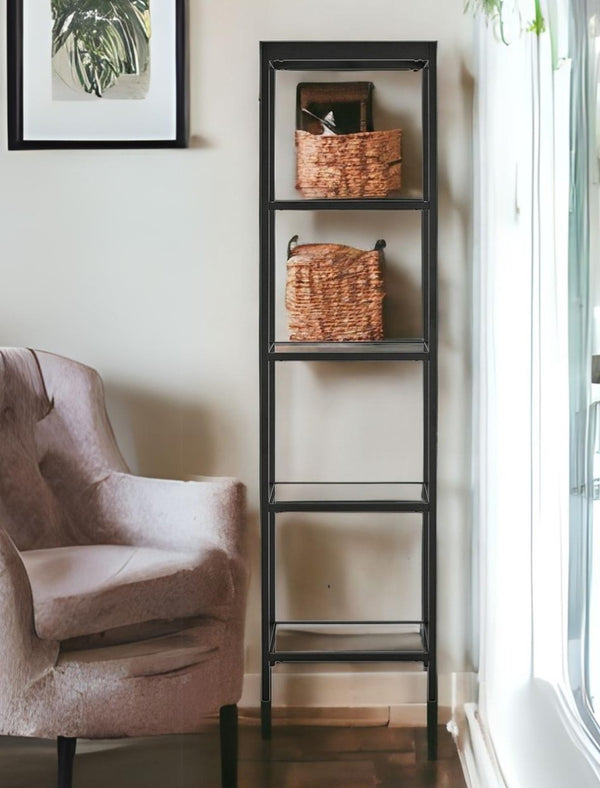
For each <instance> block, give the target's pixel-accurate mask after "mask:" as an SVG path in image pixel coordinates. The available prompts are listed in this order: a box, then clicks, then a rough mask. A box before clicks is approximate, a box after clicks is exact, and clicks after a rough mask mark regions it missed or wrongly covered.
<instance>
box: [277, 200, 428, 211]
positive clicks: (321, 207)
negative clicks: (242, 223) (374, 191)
mask: <svg viewBox="0 0 600 788" xmlns="http://www.w3.org/2000/svg"><path fill="white" fill-rule="evenodd" d="M269 210H271V211H427V210H429V201H428V200H424V199H422V198H413V197H363V198H361V199H352V198H347V199H322V200H310V199H306V200H301V199H298V200H271V201H270V202H269Z"/></svg>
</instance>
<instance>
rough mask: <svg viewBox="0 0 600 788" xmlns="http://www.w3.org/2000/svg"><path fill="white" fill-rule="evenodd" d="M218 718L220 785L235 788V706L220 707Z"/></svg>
mask: <svg viewBox="0 0 600 788" xmlns="http://www.w3.org/2000/svg"><path fill="white" fill-rule="evenodd" d="M219 718H220V735H221V784H222V786H223V788H236V786H237V761H238V711H237V706H222V707H221V712H220V715H219Z"/></svg>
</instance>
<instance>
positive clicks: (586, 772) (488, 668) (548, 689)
mask: <svg viewBox="0 0 600 788" xmlns="http://www.w3.org/2000/svg"><path fill="white" fill-rule="evenodd" d="M557 7H558V3H552V4H549V5H548V4H547V5H545V6H544V9H545V15H546V19H547V20H549V21H550V22H554V23H556V19H557V14H558V10H557ZM553 30H554V34H553V36H552V37H551V36H549V35H542V36H540V37H539V39H538V38H537V37H536V36H534V35H532V34H523V35H521V36H519V37H517V38H515V39H514V40H512V41H511V43H510V46H504V45H501V44H499V43H498V42H497V41H496V40H495V38H494V35H493V29H492V28H491V27H486V26H485V25H483V24H482V25H480V26H479V29H478V52H477V69H478V73H477V80H478V87H477V98H478V109H477V115H476V136H477V139H478V156H477V161H476V194H475V202H476V206H477V207H478V210H479V216H477V217H476V219H475V222H476V231H475V239H474V246H475V259H476V291H475V307H476V314H475V322H476V333H477V335H478V341H477V345H476V362H475V367H476V375H477V381H476V386H477V392H476V394H477V398H478V401H479V413H478V419H477V425H476V432H477V435H478V440H477V461H478V464H479V468H480V476H479V479H478V480H476V482H477V489H478V501H477V505H478V518H477V519H478V522H479V523H480V600H481V616H480V629H481V634H480V641H481V654H480V673H479V677H480V698H479V715H480V719H482V720H483V723H484V725H485V727H486V728H487V732H488V734H489V735H490V737H491V741H492V743H493V747H494V749H495V755H496V756H497V762H498V764H499V767H500V771H501V777H499V784H502V780H503V781H504V782H505V784H507V785H508V786H510V788H518V787H519V788H520V786H523V788H538V787H539V788H564V786H566V785H573V786H577V788H587V786H590V788H591V786H597V785H598V780H599V774H600V773H597V772H596V771H595V766H594V764H592V763H590V761H589V760H588V759H586V758H585V757H582V748H581V746H580V743H579V741H578V740H577V738H576V737H573V736H571V734H570V730H571V728H569V726H568V725H567V724H566V722H565V720H567V719H568V718H569V715H570V719H571V720H572V719H573V718H574V709H573V704H572V702H571V701H570V700H569V699H570V698H571V699H572V696H571V695H570V691H569V690H568V686H567V683H566V661H567V660H566V643H567V638H566V630H567V619H566V611H567V595H568V583H567V578H568V574H567V569H568V567H567V560H566V557H567V554H568V552H567V548H568V542H567V539H568V521H569V450H568V446H569V443H568V440H569V421H568V413H569V410H568V401H569V391H568V352H567V351H568V346H567V340H568V300H567V293H568V286H567V283H568V241H567V239H568V216H569V128H568V120H569V82H570V79H569V64H568V63H567V62H563V63H560V61H561V50H562V49H563V48H564V39H563V38H561V36H559V35H556V27H554V28H553ZM563 54H564V53H563ZM559 63H560V67H559V68H557V69H553V65H558V64H559ZM486 788H487V786H486Z"/></svg>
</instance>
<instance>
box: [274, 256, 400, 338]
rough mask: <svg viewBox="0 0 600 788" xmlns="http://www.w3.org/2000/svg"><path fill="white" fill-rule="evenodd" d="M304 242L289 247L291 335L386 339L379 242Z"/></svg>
mask: <svg viewBox="0 0 600 788" xmlns="http://www.w3.org/2000/svg"><path fill="white" fill-rule="evenodd" d="M383 246H385V242H383V243H378V248H377V249H375V250H374V251H371V252H364V251H362V250H361V249H354V248H352V247H351V246H342V245H340V244H302V245H300V246H296V247H295V248H294V249H292V250H291V251H290V258H289V260H288V263H287V285H286V293H285V305H286V307H287V310H288V313H289V329H290V339H291V340H294V341H299V342H344V341H347V342H367V341H373V340H378V339H383V317H382V301H383V297H384V288H383V277H382V272H381V252H380V251H379V249H380V248H383Z"/></svg>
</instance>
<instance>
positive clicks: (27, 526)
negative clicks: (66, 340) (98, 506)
mask: <svg viewBox="0 0 600 788" xmlns="http://www.w3.org/2000/svg"><path fill="white" fill-rule="evenodd" d="M111 470H119V471H127V466H126V464H125V462H124V460H123V458H122V456H121V454H120V452H119V450H118V448H117V445H116V442H115V439H114V435H113V432H112V429H111V427H110V423H109V421H108V417H107V415H106V409H105V407H104V392H103V387H102V381H101V379H100V377H99V375H98V373H97V372H95V371H94V370H93V369H91V368H89V367H86V366H84V365H83V364H78V363H76V362H74V361H70V360H69V359H66V358H62V357H60V356H55V355H53V354H51V353H41V352H35V351H32V350H28V349H24V348H5V349H0V523H1V524H2V525H3V527H4V528H6V530H7V531H8V533H9V535H10V536H11V538H12V539H13V541H14V543H15V545H16V546H17V547H18V549H20V550H28V549H33V548H42V547H57V546H60V545H69V544H87V543H90V542H93V541H94V538H93V533H94V526H95V522H94V520H95V517H94V507H93V501H94V498H95V496H94V485H96V484H97V483H98V482H100V481H101V480H102V479H103V478H105V477H106V476H107V475H108V474H109V473H110V471H111Z"/></svg>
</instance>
